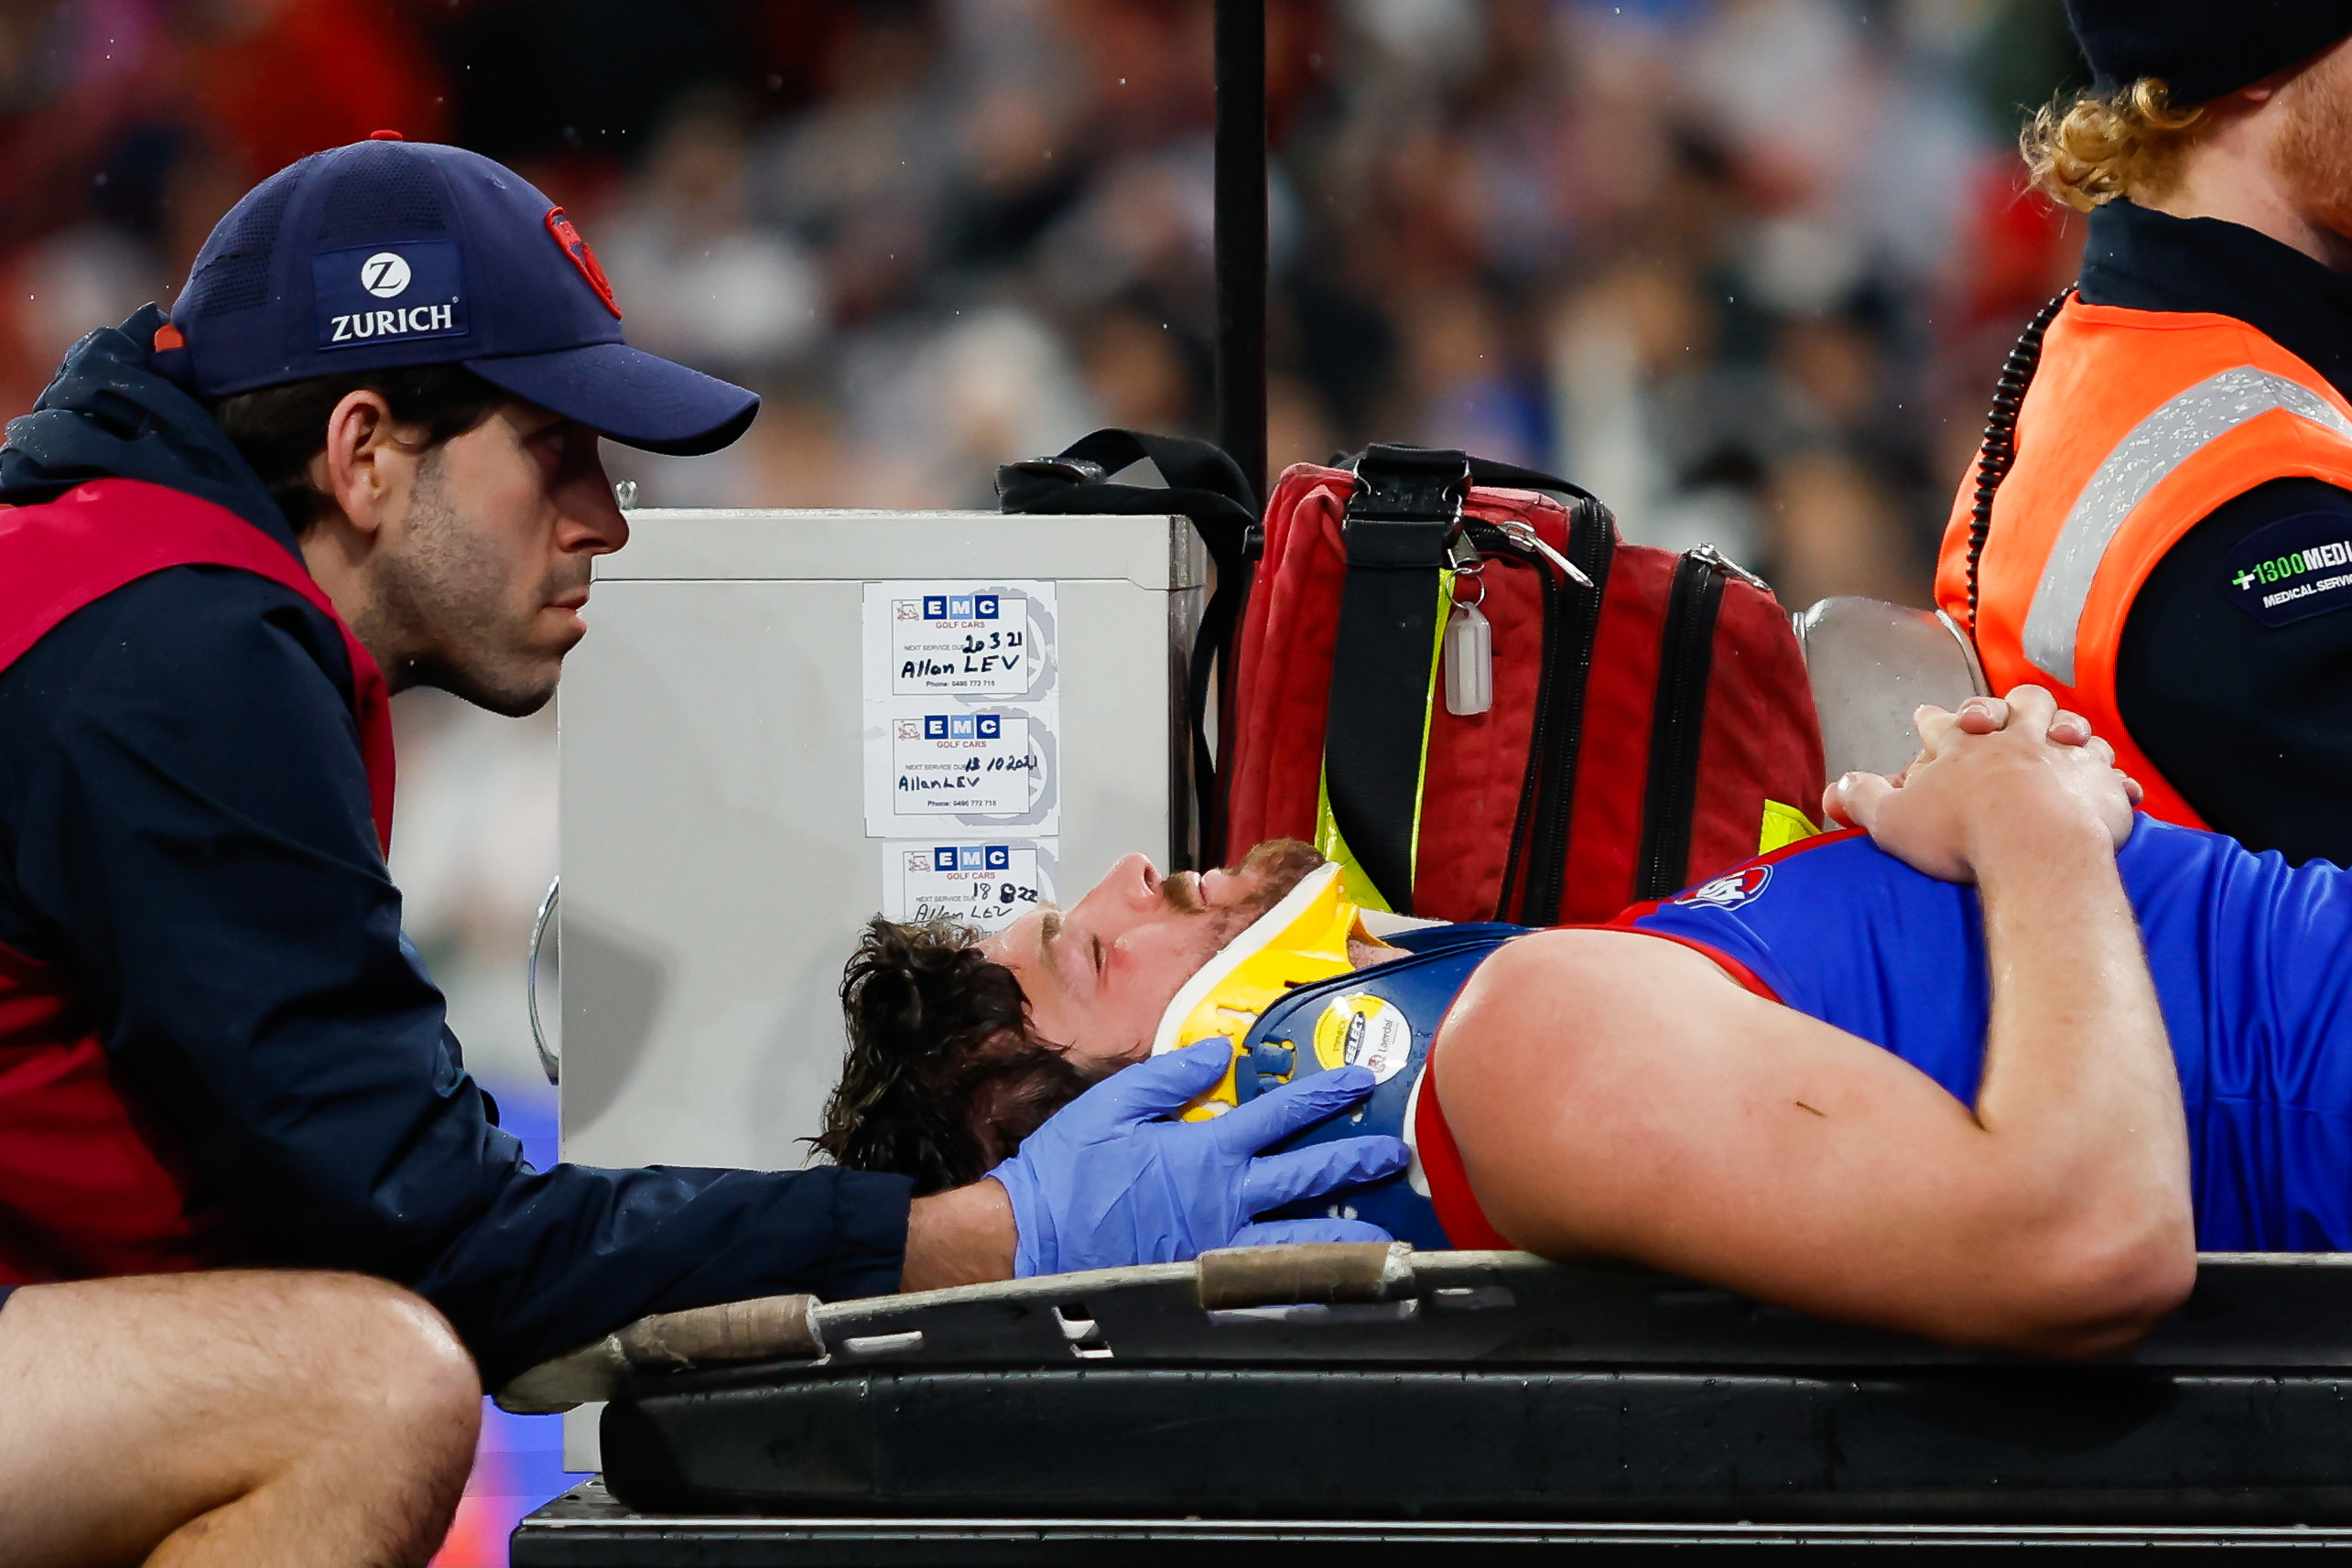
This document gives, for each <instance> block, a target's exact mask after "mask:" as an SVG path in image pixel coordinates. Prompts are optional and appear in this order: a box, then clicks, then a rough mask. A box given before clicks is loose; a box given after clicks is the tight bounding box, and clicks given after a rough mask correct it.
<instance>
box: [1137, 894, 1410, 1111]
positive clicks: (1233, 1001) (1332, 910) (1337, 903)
mask: <svg viewBox="0 0 2352 1568" xmlns="http://www.w3.org/2000/svg"><path fill="white" fill-rule="evenodd" d="M1339 874H1340V869H1339V866H1337V865H1324V866H1317V868H1316V869H1315V870H1314V871H1309V872H1308V873H1307V874H1306V878H1305V880H1304V881H1301V882H1300V883H1299V884H1298V885H1297V886H1296V887H1295V888H1293V889H1291V890H1290V892H1289V893H1288V895H1287V896H1285V897H1284V899H1283V901H1282V902H1281V903H1277V904H1275V905H1274V907H1273V908H1272V909H1270V910H1268V911H1266V913H1265V914H1262V915H1260V916H1258V918H1257V919H1256V920H1255V921H1253V922H1252V923H1251V925H1250V926H1249V927H1248V929H1246V930H1244V931H1243V932H1242V933H1241V935H1238V936H1236V937H1234V938H1233V940H1232V941H1230V942H1228V943H1227V944H1226V945H1225V946H1224V948H1223V950H1222V951H1220V952H1219V953H1218V954H1217V955H1216V956H1215V957H1212V958H1210V959H1209V962H1207V963H1206V964H1203V965H1202V966H1201V967H1200V969H1199V971H1198V973H1196V974H1195V975H1194V976H1193V977H1192V979H1188V980H1187V981H1186V982H1185V983H1184V989H1181V990H1179V991H1177V992H1176V1000H1174V1001H1171V1002H1169V1003H1168V1010H1167V1011H1166V1012H1165V1013H1164V1014H1163V1015H1162V1016H1161V1018H1160V1032H1159V1033H1158V1035H1157V1036H1156V1037H1155V1038H1154V1040H1153V1042H1152V1054H1153V1055H1154V1056H1157V1055H1159V1054H1162V1053H1164V1052H1168V1051H1177V1050H1181V1049H1183V1048H1184V1047H1185V1046H1187V1045H1190V1044H1195V1043H1196V1042H1198V1041H1202V1040H1209V1039H1214V1038H1217V1037H1219V1036H1222V1037H1224V1038H1226V1039H1230V1040H1231V1041H1232V1042H1233V1048H1234V1053H1235V1055H1236V1058H1237V1059H1238V1057H1239V1054H1240V1052H1241V1037H1242V1036H1243V1035H1245V1034H1247V1033H1249V1032H1250V1029H1251V1026H1252V1025H1253V1024H1255V1023H1256V1022H1258V1015H1259V1014H1260V1013H1262V1012H1263V1011H1265V1010H1266V1009H1267V1008H1268V1007H1270V1006H1272V1005H1273V1004H1274V1002H1275V1001H1277V1000H1280V999H1281V998H1282V997H1283V996H1284V994H1286V993H1287V992H1289V991H1291V990H1292V989H1295V988H1297V987H1299V986H1303V985H1311V984H1313V983H1314V982H1315V981H1317V980H1328V979H1330V978H1331V977H1332V976H1334V975H1344V974H1346V973H1348V972H1349V970H1350V969H1352V968H1355V965H1354V963H1353V961H1352V960H1350V959H1349V956H1348V942H1349V938H1351V937H1352V938H1354V939H1356V940H1358V941H1362V942H1369V941H1371V940H1372V938H1371V936H1370V935H1368V934H1367V933H1366V932H1365V930H1364V928H1363V924H1362V922H1361V920H1360V917H1359V912H1358V910H1357V908H1356V906H1355V905H1354V904H1352V903H1349V902H1348V901H1347V899H1346V898H1345V897H1343V896H1342V893H1341V889H1340V885H1339ZM1240 1103H1241V1097H1240V1095H1239V1093H1238V1092H1237V1090H1236V1089H1235V1087H1234V1084H1233V1068H1232V1067H1230V1066H1229V1067H1227V1068H1226V1069H1225V1076H1224V1077H1222V1078H1220V1079H1219V1080H1218V1082H1217V1085H1216V1087H1213V1088H1211V1089H1210V1090H1209V1092H1208V1093H1207V1094H1205V1095H1203V1096H1201V1097H1200V1098H1198V1099H1197V1100H1195V1101H1193V1102H1192V1104H1191V1105H1190V1106H1188V1107H1187V1108H1186V1109H1185V1113H1184V1119H1186V1120H1187V1121H1205V1120H1207V1119H1209V1118H1210V1117H1215V1116H1222V1115H1224V1114H1225V1113H1226V1112H1227V1111H1229V1110H1230V1109H1232V1108H1234V1106H1236V1105H1238V1104H1240Z"/></svg>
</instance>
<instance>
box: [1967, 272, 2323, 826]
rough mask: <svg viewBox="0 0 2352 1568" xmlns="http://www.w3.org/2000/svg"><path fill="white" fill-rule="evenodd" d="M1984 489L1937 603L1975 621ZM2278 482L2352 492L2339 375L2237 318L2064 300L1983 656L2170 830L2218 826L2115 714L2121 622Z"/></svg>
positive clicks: (2009, 483) (1981, 595) (2021, 467)
mask: <svg viewBox="0 0 2352 1568" xmlns="http://www.w3.org/2000/svg"><path fill="white" fill-rule="evenodd" d="M1976 479H1977V476H1976V474H1975V473H1974V472H1973V471H1972V472H1971V473H1970V474H1969V476H1968V479H1967V481H1966V482H1964V483H1963V484H1962V485H1961V487H1960V494H1959V498H1958V500H1957V501H1956V503H1954V506H1953V509H1952V520H1951V522H1950V524H1948V525H1947V526H1946V529H1945V532H1944V548H1943V556H1942V559H1941V560H1940V561H1939V563H1938V564H1937V568H1936V573H1935V601H1936V603H1937V605H1938V606H1939V607H1941V608H1942V609H1943V611H1945V613H1946V614H1947V615H1949V616H1950V617H1951V618H1952V619H1953V620H1954V621H1955V622H1958V623H1959V624H1961V625H1963V626H1966V625H1967V624H1968V525H1969V523H1970V521H1971V514H1972V512H1973V509H1974V505H1975V501H1976ZM2277 479H2316V480H2321V481H2325V482H2327V483H2329V484H2334V485H2340V486H2342V487H2343V488H2345V489H2347V490H2352V403H2347V402H2346V400H2345V399H2344V397H2343V396H2342V395H2340V394H2339V393H2337V392H2336V389H2335V388H2334V387H2333V386H2331V385H2329V384H2328V383H2327V380H2326V378H2325V377H2324V376H2322V375H2321V374H2320V373H2318V372H2317V371H2315V370H2314V369H2312V367H2311V366H2310V365H2308V364H2306V363H2304V362H2303V361H2302V360H2300V359H2298V358H2296V357H2295V356H2294V355H2293V354H2291V353H2289V352H2288V351H2286V350H2285V349H2282V348H2281V347H2280V346H2279V345H2278V344H2277V343H2275V342H2273V341H2271V339H2269V338H2267V337H2265V336H2264V335H2263V334H2262V333H2260V332H2259V331H2256V330H2254V329H2253V328H2252V327H2249V326H2248V325H2247V324H2246V323H2245V322H2243V321H2239V320H2238V319H2234V318H2232V317H2227V316H2215V315H2206V314H2197V313H2189V312H2180V313H2175V312H2172V311H2155V310H2128V309H2124V308H2119V307H2117V306H2112V305H2086V304H2085V303H2084V302H2083V301H2082V300H2081V299H2079V298H2075V299H2070V300H2068V301H2067V302H2066V305H2065V308H2064V309H2063V310H2061V311H2060V312H2059V314H2058V316H2057V319H2055V320H2054V321H2053V322H2052V323H2051V325H2050V330H2049V333H2048V336H2047V337H2046V338H2045V339H2044V340H2043V351H2042V362H2041V366H2040V368H2039V370H2038V371H2036V372H2035V373H2034V376H2033V382H2032V386H2031V387H2029V388H2028V389H2027V391H2026V394H2025V400H2024V404H2023V406H2021V408H2020V409H2019V411H2018V421H2017V461H2016V466H2015V467H2014V468H2012V469H2011V470H2010V472H2009V476H2008V478H2007V480H2006V481H2004V482H2003V483H2002V484H2001V486H2000V492H1999V493H1998V494H1997V495H1996V496H1995V498H1994V501H1993V509H1992V525H1991V528H1990V530H1989V532H1988V533H1987V535H1986V537H1985V544H1984V548H1983V552H1982V555H1981V557H1980V558H1979V560H1978V570H1977V614H1976V624H1975V627H1974V628H1973V630H1974V632H1975V634H1976V643H1977V653H1978V657H1979V658H1980V659H1981V660H1982V661H1983V663H1984V668H1985V678H1986V680H1987V681H1988V682H1989V684H1990V686H1991V687H1992V689H1993V690H1994V691H1996V692H2006V691H2008V690H2009V689H2010V688H2011V687H2016V686H2021V685H2023V684H2025V683H2027V682H2032V683H2035V684H2037V685H2041V686H2045V687H2049V688H2050V689H2051V690H2052V691H2053V692H2054V693H2055V694H2056V695H2057V697H2058V700H2059V702H2060V704H2061V705H2062V706H2064V707H2066V708H2073V709H2074V710H2075V711H2076V712H2077V713H2080V714H2082V715H2083V716H2084V717H2085V718H2086V719H2089V720H2090V721H2091V725H2092V727H2093V728H2094V729H2096V730H2097V731H2098V733H2099V734H2100V735H2102V736H2104V737H2106V739H2107V740H2108V742H2109V743H2110V744H2112V745H2113V746H2114V747H2115V752H2116V765H2117V766H2118V767H2119V768H2121V769H2122V770H2123V771H2124V772H2126V773H2130V774H2131V775H2132V776H2133V777H2134V778H2136V779H2138V780H2139V781H2140V784H2141V787H2142V788H2143V789H2144V790H2145V791H2146V792H2147V803H2146V804H2147V808H2148V810H2149V811H2150V812H2151V813H2153V814H2154V815H2155V816H2161V817H2162V818H2164V819H2165V820H2166V821H2169V822H2177V823H2180V824H2182V825H2184V826H2185V827H2204V826H2205V824H2204V822H2203V821H2202V820H2200V819H2199V817H2198V816H2197V814H2196V812H2195V810H2193V809H2192V808H2191V807H2190V806H2189V804H2188V802H2187V801H2185V800H2184V799H2182V798H2181V795H2180V792H2179V791H2178V790H2176V789H2174V788H2173V785H2172V784H2171V783H2170V782H2169V781H2167V780H2166V779H2165V778H2164V777H2163V775H2162V773H2159V772H2158V771H2157V770H2156V768H2155V766H2154V764H2152V763H2151V762H2149V760H2148V758H2147V756H2146V754H2145V753H2143V752H2141V750H2140V748H2139V746H2138V745H2137V743H2135V742H2134V741H2133V740H2132V738H2131V736H2130V732H2129V731H2128V730H2126V729H2125V728H2124V724H2123V716H2122V714H2121V713H2120V712H2119V711H2118V710H2117V708H2116V699H2115V661H2116V654H2117V650H2118V649H2119V647H2120V646H2121V643H2122V641H2123V627H2124V622H2125V621H2126V620H2127V619H2128V618H2129V617H2130V613H2131V601H2132V600H2133V599H2134V598H2135V597H2136V596H2137V595H2138V593H2139V592H2140V586H2141V584H2142V583H2144V582H2146V581H2147V580H2148V574H2149V573H2150V572H2151V571H2153V570H2154V569H2155V568H2156V563H2157V562H2158V561H2160V560H2162V558H2163V557H2164V552H2165V551H2167V550H2169V549H2171V548H2172V547H2173V545H2175V544H2176V543H2178V542H2179V541H2180V538H2181V536H2182V535H2184V534H2186V533H2187V532H2188V531H2189V530H2190V529H2191V528H2192V527H2195V525H2196V524H2197V523H2198V522H2199V521H2200V520H2201V519H2203V518H2204V517H2205V516H2206V514H2209V513H2211V512H2212V511H2213V510H2214V509H2215V508H2217V507H2218V506H2220V505H2222V504H2223V503H2226V502H2228V501H2231V500H2233V499H2235V498H2236V497H2238V496H2240V495H2243V494H2245V493H2246V492H2248V491H2249V490H2252V489H2254V488H2255V487H2257V486H2258V485H2262V484H2267V483H2269V482H2270V481H2272V480H2277Z"/></svg>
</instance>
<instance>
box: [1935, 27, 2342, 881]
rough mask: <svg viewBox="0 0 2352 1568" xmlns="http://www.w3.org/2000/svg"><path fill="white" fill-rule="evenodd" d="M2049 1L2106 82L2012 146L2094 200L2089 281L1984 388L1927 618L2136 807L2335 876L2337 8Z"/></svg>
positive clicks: (2060, 194)
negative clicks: (1951, 632) (2093, 746)
mask: <svg viewBox="0 0 2352 1568" xmlns="http://www.w3.org/2000/svg"><path fill="white" fill-rule="evenodd" d="M2066 10H2067V15H2068V16H2069V18H2070V19H2071V21H2072V22H2073V24H2074V28H2075V34H2076V38H2078V39H2079V40H2080V41H2081V43H2082V46H2083V49H2084V52H2085V54H2086V56H2087V57H2088V58H2089V59H2090V62H2091V65H2092V67H2093V69H2094V70H2095V71H2096V74H2097V80H2096V83H2095V85H2094V86H2093V87H2092V88H2091V89H2090V90H2089V91H2087V92H2084V93H2082V94H2081V95H2079V96H2078V97H2077V98H2076V100H2075V101H2074V102H2073V103H2071V104H2067V105H2063V106H2060V107H2057V108H2054V109H2049V110H2044V111H2043V113H2042V114H2040V115H2038V116H2037V117H2036V119H2035V121H2034V122H2033V124H2032V125H2031V126H2029V127H2028V129H2027V131H2026V134H2025V137H2024V150H2025V153H2026V157H2027V160H2028V162H2029V164H2030V165H2031V166H2032V171H2033V174H2034V176H2035V178H2036V179H2037V180H2038V182H2039V183H2040V185H2041V186H2042V188H2043V189H2045V190H2047V191H2049V192H2050V193H2051V194H2052V195H2054V196H2055V197H2056V198H2058V199H2059V200H2064V201H2066V202H2068V203H2069V204H2071V205H2073V206H2074V207H2076V208H2077V209H2080V210H2082V211H2087V212H2088V213H2089V214H2090V217H2089V239H2088V244H2087V246H2086V251H2085V254H2084V259H2083V269H2082V275H2081V280H2080V282H2079V283H2078V284H2077V285H2076V287H2074V288H2073V289H2070V290H2069V291H2068V292H2067V294H2065V295H2064V296H2062V297H2061V298H2060V299H2059V300H2057V301H2053V303H2052V305H2051V307H2050V308H2049V309H2048V310H2046V311H2045V312H2044V313H2043V316H2042V317H2041V318H2040V319H2037V320H2036V321H2035V323H2034V324H2033V326H2032V328H2030V329H2029V330H2028V331H2027V333H2026V335H2025V338H2024V340H2023V341H2021V343H2020V345H2019V348H2018V351H2017V352H2016V353H2015V354H2014V355H2012V357H2011V362H2010V364H2009V366H2008V368H2007V370H2006V372H2005V373H2004V374H2003V377H2002V386H2001V390H2000V394H1999V395H1998V397H1997V400H1996V406H1995V409H1994V414H1993V418H1992V423H1991V427H1990V429H1989V431H1988V434H1987V437H1986V440H1985V443H1984V446H1983V448H1982V449H1981V451H1980V454H1979V459H1978V465H1977V467H1976V469H1975V470H1974V471H1972V472H1971V473H1970V474H1969V475H1968V476H1967V480H1966V481H1964V482H1963V483H1962V485H1961V488H1960V493H1959V496H1958V498H1957V500H1956V503H1955V505H1954V508H1953V513H1952V520H1951V523H1950V525H1949V526H1948V528H1947V529H1946V534H1945V537H1944V548H1943V558H1942V561H1941V564H1940V567H1939V569H1938V572H1937V577H1936V599H1937V602H1938V603H1939V605H1940V606H1941V607H1942V608H1943V609H1944V610H1945V611H1946V612H1947V613H1948V614H1950V615H1951V616H1952V617H1953V619H1954V620H1955V621H1956V622H1958V623H1959V624H1961V625H1963V626H1965V627H1968V628H1971V629H1972V630H1973V633H1974V635H1975V639H1976V644H1977V648H1978V653H1979V654H1981V656H1982V658H1983V661H1984V665H1985V671H1986V674H1987V676H1988V677H1989V680H1990V682H1991V684H1992V687H1993V689H1994V690H1995V691H1996V692H2005V691H2007V690H2009V689H2010V688H2011V687H2014V686H2016V685H2019V684H2021V683H2023V682H2034V683H2038V684H2041V685H2043V686H2047V687H2051V688H2053V689H2054V690H2055V691H2056V692H2057V694H2058V698H2059V701H2060V702H2061V703H2062V704H2064V705H2065V706H2066V707H2068V708H2073V709H2075V710H2076V711H2078V712H2080V713H2083V714H2084V715H2086V717H2088V719H2090V721H2091V723H2092V724H2093V726H2094V727H2095V728H2096V729H2097V730H2098V732H2099V733H2100V734H2101V735H2103V736H2105V737H2106V738H2107V739H2108V740H2109V741H2112V742H2113V743H2114V746H2115V748H2116V752H2117V757H2118V762H2117V765H2118V766H2119V767H2121V768H2123V769H2124V770H2125V771H2126V772H2128V773H2131V774H2133V775H2134V776H2136V777H2137V778H2138V779H2140V781H2141V783H2142V784H2143V785H2144V786H2145V787H2146V790H2147V806H2148V809H2149V810H2150V811H2151V812H2154V813H2155V814H2156V815H2158V816H2163V817H2166V818H2168V819H2170V820H2172V821H2174V822H2178V823H2183V824H2185V825H2187V826H2191V827H2213V828H2217V829H2218V830H2220V831H2222V832H2226V833H2228V834H2231V835H2234V836H2235V837H2237V838H2240V839H2242V840H2243V841H2244V842H2246V843H2247V844H2248V845H2249V846H2250V847H2252V848H2254V849H2279V850H2282V851H2283V852H2284V853H2285V854H2286V855H2287V857H2288V858H2289V859H2290V860H2296V861H2301V860H2308V859H2312V858H2314V857H2319V858H2325V859H2327V860H2336V861H2339V862H2345V863H2352V813H2347V812H2346V811H2345V809H2344V803H2345V801H2346V800H2347V798H2352V678H2347V677H2348V676H2352V613H2347V611H2352V402H2347V398H2352V276H2347V274H2352V42H2347V36H2352V5H2345V4H2344V3H2343V0H2245V3H2242V4H2238V5H2217V4H2214V3H2212V0H2068V3H2067V7H2066ZM2037 361H2038V363H2037ZM2021 389H2023V395H2022V399H2021V400H2020V397H2019V393H2020V390H2021Z"/></svg>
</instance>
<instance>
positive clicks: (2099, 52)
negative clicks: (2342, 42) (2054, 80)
mask: <svg viewBox="0 0 2352 1568" xmlns="http://www.w3.org/2000/svg"><path fill="white" fill-rule="evenodd" d="M2066 20H2067V21H2069V22H2071V23H2073V24H2074V28H2075V37H2076V38H2077V39H2078V40H2080V42H2081V43H2082V46H2083V53H2084V55H2085V56H2086V57H2087V58H2088V59H2089V60H2090V62H2091V70H2093V71H2095V72H2096V73H2097V86H2098V88H2099V90H2100V91H2101V92H2114V91H2115V90H2117V89H2118V88H2123V87H2129V86H2130V85H2131V84H2132V83H2133V82H2135V81H2139V80H2140V79H2141V77H2143V76H2154V77H2161V78H2162V80H2163V81H2164V83H2165V85H2166V86H2168V87H2170V88H2171V89H2172V90H2173V91H2172V101H2173V103H2175V104H2178V105H2183V106H2185V105H2188V104H2192V103H2206V102H2207V101H2209V100H2211V99H2215V98H2218V97H2220V96H2221V95H2222V94H2223V93H2225V92H2237V91H2238V89H2239V88H2241V87H2249V86H2251V85H2253V84H2254V83H2255V82H2257V81H2261V80H2262V78H2264V77H2266V76H2269V75H2271V73H2272V72H2274V71H2281V70H2286V69H2287V67H2289V66H2291V65H2293V64H2295V63H2297V62H2298V61H2301V60H2304V59H2310V58H2311V57H2312V56H2313V55H2315V54H2317V53H2319V52H2320V51H2321V50H2323V49H2326V48H2328V47H2329V46H2330V45H2332V44H2334V43H2336V41H2337V40H2338V39H2340V38H2345V37H2346V36H2347V35H2352V0H2232V3H2231V4H2228V5H2221V4H2218V3H2217V0H2066Z"/></svg>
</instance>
